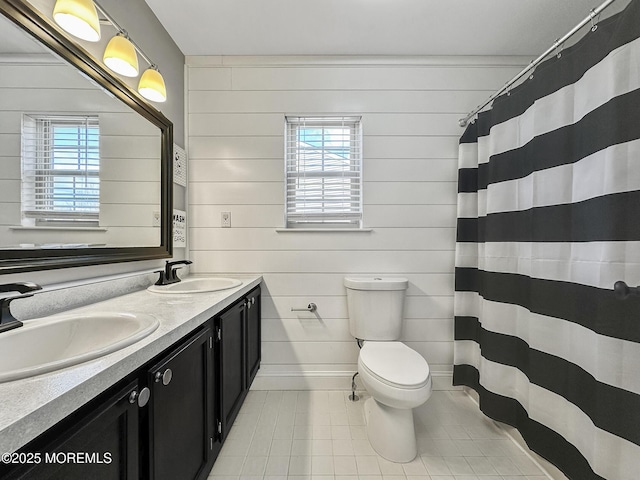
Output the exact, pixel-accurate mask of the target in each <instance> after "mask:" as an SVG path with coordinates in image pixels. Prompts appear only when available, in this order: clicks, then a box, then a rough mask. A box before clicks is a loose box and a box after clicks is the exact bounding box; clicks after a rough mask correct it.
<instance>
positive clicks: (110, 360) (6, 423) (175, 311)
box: [0, 275, 262, 453]
mask: <svg viewBox="0 0 640 480" xmlns="http://www.w3.org/2000/svg"><path fill="white" fill-rule="evenodd" d="M225 276H230V275H225ZM232 277H233V278H238V279H239V280H242V285H241V286H239V287H236V288H232V289H228V290H221V291H218V292H208V293H194V294H172V295H170V294H162V293H152V292H148V291H147V290H142V291H137V292H134V293H129V294H127V295H123V296H120V297H115V298H111V299H109V300H105V301H103V302H99V303H95V304H92V305H88V306H85V307H82V308H77V309H74V310H69V311H68V312H65V313H82V312H87V313H89V312H129V313H146V314H150V315H153V316H155V317H156V318H157V319H158V320H159V321H160V326H159V327H158V329H157V330H156V331H155V332H153V333H152V334H151V335H149V336H148V337H145V338H143V339H142V340H140V341H139V342H137V343H134V344H133V345H130V346H128V347H126V348H123V349H122V350H118V351H116V352H113V353H111V354H109V355H106V356H104V357H100V358H98V359H95V360H92V361H89V362H86V363H81V364H79V365H75V366H73V367H68V368H65V369H62V370H58V371H55V372H51V373H48V374H44V375H39V376H36V377H31V378H26V379H22V380H14V381H12V382H6V383H0V453H4V452H14V451H16V450H18V449H19V448H20V447H22V446H23V445H25V444H27V443H28V442H29V441H31V440H33V439H34V438H36V437H37V436H38V435H40V434H41V433H43V432H44V431H45V430H47V429H48V428H50V427H51V426H53V425H55V424H56V423H58V422H59V421H60V420H62V419H64V418H65V417H67V416H68V415H69V414H71V413H72V412H73V411H75V410H76V409H78V408H79V407H81V406H82V405H84V404H85V403H87V402H88V401H90V400H92V399H93V398H95V397H96V396H98V395H99V394H100V393H102V392H103V391H105V390H106V389H107V388H109V387H110V386H112V385H114V384H116V383H117V382H118V381H119V380H121V379H122V378H124V377H125V376H126V375H128V374H130V373H131V372H133V371H135V370H136V369H137V368H139V367H140V366H142V365H144V364H145V363H147V362H148V361H149V360H151V359H152V358H154V357H155V356H156V355H158V354H160V353H161V352H162V351H163V350H165V349H166V348H168V347H170V346H171V345H173V344H174V343H175V342H177V341H178V340H180V339H181V338H182V337H184V336H185V335H187V334H188V333H190V332H191V331H193V330H194V329H195V328H196V327H198V326H200V325H202V324H203V323H204V322H206V321H207V320H208V319H209V318H211V317H212V316H214V315H215V314H217V313H219V312H220V311H222V310H224V309H225V308H226V307H228V306H229V305H231V304H232V303H233V302H234V301H236V300H237V299H239V298H241V297H242V296H243V295H244V294H246V293H247V292H249V290H251V289H252V288H254V287H255V286H257V285H259V284H260V282H262V277H261V276H259V275H252V276H232ZM51 318H53V317H51ZM44 321H46V320H44Z"/></svg>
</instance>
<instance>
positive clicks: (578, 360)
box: [454, 0, 640, 480]
mask: <svg viewBox="0 0 640 480" xmlns="http://www.w3.org/2000/svg"><path fill="white" fill-rule="evenodd" d="M459 168H460V169H459V180H458V181H459V185H458V192H459V193H458V228H457V242H458V243H457V248H456V273H455V289H456V292H455V316H456V317H455V361H454V363H455V365H454V383H455V384H456V385H465V386H469V387H471V388H473V389H475V390H476V391H477V392H478V394H479V397H480V408H481V409H482V411H483V412H485V413H486V414H487V415H488V416H490V417H492V418H494V419H496V420H499V421H502V422H505V423H508V424H510V425H513V426H515V427H517V428H518V430H519V431H520V433H521V434H522V436H523V437H524V439H525V440H526V442H527V443H528V445H529V447H530V448H531V449H532V450H534V451H536V452H538V453H539V454H541V455H542V456H543V457H545V458H547V459H548V460H549V461H551V462H552V463H553V464H555V465H556V466H558V468H560V469H561V470H562V471H563V472H564V473H565V474H566V475H567V477H569V478H570V479H572V480H591V479H607V480H637V479H639V478H640V297H631V298H628V299H626V300H618V299H616V298H615V296H614V294H613V290H612V287H613V284H614V282H615V281H617V280H625V281H627V282H628V283H630V284H633V285H638V284H640V0H633V1H632V2H631V3H630V4H629V5H628V6H627V8H626V9H625V10H624V11H623V12H621V13H619V14H617V15H615V16H613V17H610V18H608V19H606V20H603V21H601V22H600V23H599V24H598V28H597V29H596V30H595V31H588V33H587V34H586V35H585V37H584V38H583V39H582V40H580V41H579V42H578V43H577V44H575V45H574V46H572V47H571V48H567V49H565V50H564V51H563V52H562V54H561V55H560V56H559V57H558V56H554V57H553V58H551V59H550V60H547V61H546V62H544V63H543V64H541V65H540V66H538V68H537V69H536V71H535V73H534V74H533V77H532V78H529V79H528V80H526V81H525V82H524V83H523V84H522V85H520V86H518V87H517V88H515V89H513V90H512V91H511V92H510V94H508V95H507V94H505V95H502V96H501V97H499V98H498V99H496V101H495V102H494V104H493V106H492V108H491V110H489V111H487V112H484V113H482V114H480V115H479V117H478V119H477V120H476V122H475V123H473V124H471V125H469V127H468V128H467V130H466V131H465V133H464V135H463V137H462V139H461V141H460V157H459Z"/></svg>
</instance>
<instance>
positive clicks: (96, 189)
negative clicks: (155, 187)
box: [22, 115, 100, 226]
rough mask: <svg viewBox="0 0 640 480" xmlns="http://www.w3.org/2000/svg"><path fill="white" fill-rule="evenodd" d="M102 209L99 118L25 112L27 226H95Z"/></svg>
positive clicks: (24, 203)
mask: <svg viewBox="0 0 640 480" xmlns="http://www.w3.org/2000/svg"><path fill="white" fill-rule="evenodd" d="M99 213H100V129H99V125H98V118H97V117H95V116H93V117H85V116H82V117H79V116H36V115H23V116H22V219H23V225H25V226H97V225H98V219H99Z"/></svg>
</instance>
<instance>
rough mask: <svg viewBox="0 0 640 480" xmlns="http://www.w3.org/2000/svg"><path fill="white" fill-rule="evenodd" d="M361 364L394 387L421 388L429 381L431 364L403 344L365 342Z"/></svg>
mask: <svg viewBox="0 0 640 480" xmlns="http://www.w3.org/2000/svg"><path fill="white" fill-rule="evenodd" d="M360 362H361V364H362V366H363V367H365V368H366V369H367V370H368V371H369V373H371V374H372V375H373V376H375V377H376V378H378V379H379V380H380V381H382V382H384V383H387V384H390V385H392V386H398V387H404V388H419V387H422V386H424V385H426V383H427V382H428V380H429V364H428V363H427V361H426V360H425V359H424V358H423V357H422V355H420V354H419V353H418V352H416V351H415V350H412V349H410V348H409V347H407V346H406V345H405V344H404V343H402V342H365V344H364V345H363V346H362V349H361V350H360Z"/></svg>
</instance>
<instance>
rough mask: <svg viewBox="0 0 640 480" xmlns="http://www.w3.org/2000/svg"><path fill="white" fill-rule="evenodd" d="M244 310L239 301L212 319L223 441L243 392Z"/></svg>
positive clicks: (244, 390)
mask: <svg viewBox="0 0 640 480" xmlns="http://www.w3.org/2000/svg"><path fill="white" fill-rule="evenodd" d="M244 309H245V302H244V300H243V301H240V302H238V303H237V304H235V305H233V306H232V307H231V308H230V309H229V310H227V311H226V312H225V313H223V314H222V315H220V316H218V317H216V329H217V331H218V338H219V341H218V345H219V348H218V362H217V365H218V376H219V377H218V378H219V382H220V423H221V425H220V426H221V432H220V433H221V435H222V438H223V439H224V438H226V436H227V433H228V432H229V429H230V428H231V425H233V421H234V420H235V418H236V415H237V414H238V411H239V410H240V407H241V406H242V402H243V400H244V397H245V396H246V389H245V371H246V367H245V365H246V364H245V350H244V344H245V340H244Z"/></svg>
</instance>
